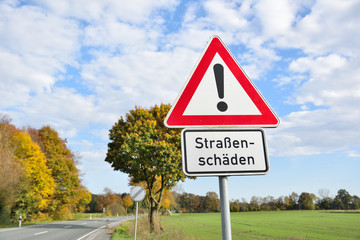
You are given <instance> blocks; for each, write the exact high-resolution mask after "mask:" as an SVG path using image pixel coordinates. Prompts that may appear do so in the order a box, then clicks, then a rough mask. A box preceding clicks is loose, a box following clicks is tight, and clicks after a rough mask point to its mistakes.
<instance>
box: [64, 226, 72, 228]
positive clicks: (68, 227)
mask: <svg viewBox="0 0 360 240" xmlns="http://www.w3.org/2000/svg"><path fill="white" fill-rule="evenodd" d="M71 227H72V226H65V227H64V228H71Z"/></svg>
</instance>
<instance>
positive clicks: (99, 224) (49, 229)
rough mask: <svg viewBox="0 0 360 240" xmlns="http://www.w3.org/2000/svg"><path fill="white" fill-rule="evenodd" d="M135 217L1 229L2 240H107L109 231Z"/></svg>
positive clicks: (0, 237) (0, 236)
mask: <svg viewBox="0 0 360 240" xmlns="http://www.w3.org/2000/svg"><path fill="white" fill-rule="evenodd" d="M133 218H134V216H131V217H130V216H129V217H126V216H122V217H111V218H97V219H87V220H78V221H66V222H56V223H49V224H37V225H30V226H24V227H20V228H19V227H16V228H0V239H1V240H105V239H110V235H109V234H108V232H109V229H111V228H114V227H116V226H118V225H120V224H121V223H123V222H125V221H127V220H129V219H133Z"/></svg>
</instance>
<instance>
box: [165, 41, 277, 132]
mask: <svg viewBox="0 0 360 240" xmlns="http://www.w3.org/2000/svg"><path fill="white" fill-rule="evenodd" d="M164 122H165V125H166V126H167V127H195V126H212V127H214V126H219V127H221V126H241V127H245V126H248V127H277V126H278V124H279V119H278V117H277V116H276V114H275V112H274V111H273V110H272V109H271V107H270V106H269V105H268V103H267V102H266V101H265V99H264V98H263V97H262V95H261V94H260V92H259V91H258V90H257V89H256V87H255V85H254V84H253V83H252V82H251V80H250V79H248V78H247V76H246V74H245V73H244V72H243V70H242V69H241V67H240V65H239V64H238V63H237V62H236V60H235V58H234V57H233V56H232V55H231V53H230V51H229V50H228V49H227V48H226V46H225V45H224V44H223V43H222V41H221V40H220V38H219V37H217V36H214V37H212V38H211V39H210V41H209V43H208V45H207V47H206V48H205V51H204V53H203V55H202V57H201V59H200V61H199V62H198V64H197V65H196V67H195V70H194V72H193V73H192V74H191V76H190V78H189V79H188V81H187V83H186V85H185V87H184V88H183V90H182V91H181V92H180V94H179V96H178V98H177V100H176V102H175V104H174V105H173V106H172V108H171V110H170V111H169V113H168V114H167V116H166V118H165V121H164Z"/></svg>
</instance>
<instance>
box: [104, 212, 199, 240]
mask: <svg viewBox="0 0 360 240" xmlns="http://www.w3.org/2000/svg"><path fill="white" fill-rule="evenodd" d="M155 222H156V223H159V219H156V220H155ZM155 229H156V231H155V232H154V233H150V224H149V220H148V218H147V217H141V218H139V219H138V224H137V231H136V239H138V240H155V239H156V240H158V239H159V240H184V239H186V240H194V239H195V238H193V237H192V236H190V235H189V234H186V233H185V232H184V231H183V230H182V229H176V228H172V227H168V228H167V229H161V227H160V224H156V225H155ZM134 231H135V220H131V221H127V222H125V223H123V224H122V225H121V226H119V227H117V228H115V230H114V232H113V235H112V238H111V240H120V239H122V240H123V239H125V240H128V239H134Z"/></svg>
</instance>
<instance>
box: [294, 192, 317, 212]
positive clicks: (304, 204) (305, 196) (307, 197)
mask: <svg viewBox="0 0 360 240" xmlns="http://www.w3.org/2000/svg"><path fill="white" fill-rule="evenodd" d="M315 201H316V196H315V194H313V193H307V192H302V193H301V194H300V196H299V200H298V203H299V207H300V209H304V210H314V209H315Z"/></svg>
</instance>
